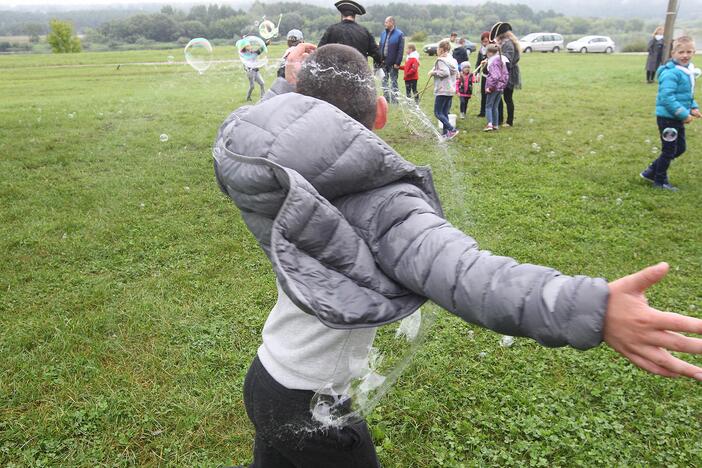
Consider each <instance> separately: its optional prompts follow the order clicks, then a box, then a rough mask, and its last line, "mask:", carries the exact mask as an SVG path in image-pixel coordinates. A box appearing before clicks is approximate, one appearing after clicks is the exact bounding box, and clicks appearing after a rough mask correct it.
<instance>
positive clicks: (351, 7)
mask: <svg viewBox="0 0 702 468" xmlns="http://www.w3.org/2000/svg"><path fill="white" fill-rule="evenodd" d="M334 6H335V7H336V9H337V10H339V13H341V22H340V23H336V24H332V25H331V26H329V27H328V28H327V30H326V31H324V35H323V36H322V39H321V40H320V41H319V45H318V47H322V46H323V45H325V44H344V45H347V46H351V47H353V48H354V49H356V50H357V51H359V52H360V53H361V55H363V56H364V57H370V58H372V59H373V63H374V64H375V65H376V66H380V51H379V49H378V44H376V43H375V38H374V37H373V35H372V34H371V33H370V31H368V30H367V29H366V28H364V27H363V26H361V25H360V24H358V23H356V16H358V15H365V14H366V9H365V8H363V6H362V5H361V4H360V3H356V2H354V1H353V0H340V1H338V2H336V3H335V4H334Z"/></svg>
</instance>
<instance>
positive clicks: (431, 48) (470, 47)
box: [422, 39, 476, 55]
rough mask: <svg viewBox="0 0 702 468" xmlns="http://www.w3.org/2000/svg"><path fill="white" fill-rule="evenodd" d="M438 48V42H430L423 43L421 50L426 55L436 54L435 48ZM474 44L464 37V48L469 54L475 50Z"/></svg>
mask: <svg viewBox="0 0 702 468" xmlns="http://www.w3.org/2000/svg"><path fill="white" fill-rule="evenodd" d="M438 48H439V43H438V42H432V43H431V44H424V47H422V50H423V51H424V53H425V54H427V55H436V49H438ZM475 48H476V47H475V44H474V43H472V42H470V41H469V40H468V39H466V50H467V51H468V53H469V54H471V53H473V52H475Z"/></svg>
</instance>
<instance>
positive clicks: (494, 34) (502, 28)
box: [490, 23, 522, 127]
mask: <svg viewBox="0 0 702 468" xmlns="http://www.w3.org/2000/svg"><path fill="white" fill-rule="evenodd" d="M490 42H497V44H498V45H499V46H500V51H501V53H502V55H503V56H505V57H507V60H509V61H508V62H507V71H508V72H509V81H508V82H507V87H506V88H505V90H504V93H503V95H502V99H503V100H504V104H505V106H506V107H507V118H506V119H503V106H502V100H501V101H500V105H499V109H500V110H499V113H500V118H499V122H500V125H502V122H503V120H504V122H505V124H504V126H505V127H511V126H512V125H514V90H515V89H519V88H521V87H522V77H521V74H520V73H519V59H520V57H521V49H520V47H519V39H517V36H515V35H514V33H513V32H512V25H510V24H509V23H496V24H495V25H494V26H493V27H492V29H491V30H490Z"/></svg>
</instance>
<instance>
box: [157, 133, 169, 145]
mask: <svg viewBox="0 0 702 468" xmlns="http://www.w3.org/2000/svg"><path fill="white" fill-rule="evenodd" d="M158 139H159V140H161V143H165V142H167V141H168V135H166V134H165V133H162V134H161V136H160V137H158Z"/></svg>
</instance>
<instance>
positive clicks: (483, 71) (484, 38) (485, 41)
mask: <svg viewBox="0 0 702 468" xmlns="http://www.w3.org/2000/svg"><path fill="white" fill-rule="evenodd" d="M489 44H490V31H484V32H483V33H482V34H481V35H480V49H479V50H478V58H477V59H476V61H475V68H476V73H477V72H478V67H480V74H479V76H478V80H479V81H480V113H478V117H485V104H486V103H487V97H486V96H485V78H487V67H485V66H482V67H481V66H480V64H482V63H483V61H484V60H485V59H487V46H488V45H489Z"/></svg>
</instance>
